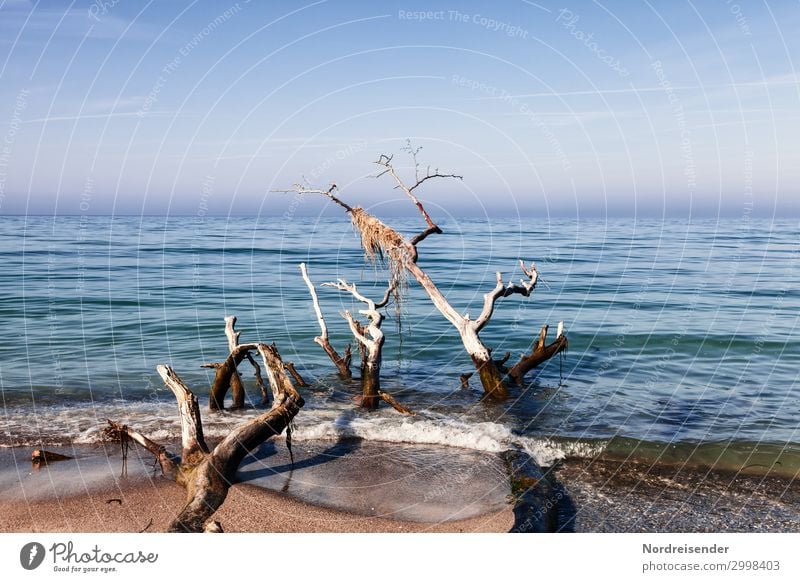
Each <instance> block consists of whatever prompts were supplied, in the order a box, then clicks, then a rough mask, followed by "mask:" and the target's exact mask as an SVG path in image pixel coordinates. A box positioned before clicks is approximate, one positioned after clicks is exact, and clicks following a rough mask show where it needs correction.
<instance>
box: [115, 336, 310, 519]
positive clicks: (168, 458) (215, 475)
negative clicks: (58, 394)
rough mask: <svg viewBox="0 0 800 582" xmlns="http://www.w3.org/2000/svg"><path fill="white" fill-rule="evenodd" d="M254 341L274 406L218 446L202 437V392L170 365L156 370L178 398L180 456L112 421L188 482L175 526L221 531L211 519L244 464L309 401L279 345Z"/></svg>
mask: <svg viewBox="0 0 800 582" xmlns="http://www.w3.org/2000/svg"><path fill="white" fill-rule="evenodd" d="M254 345H255V349H257V350H258V353H259V354H260V355H261V357H262V359H263V362H264V367H265V369H266V371H267V376H268V378H269V383H270V387H271V388H272V392H273V396H274V399H273V402H272V408H270V410H269V411H267V412H265V413H264V414H262V415H260V416H258V417H257V418H254V419H252V420H250V421H249V422H246V423H244V424H242V425H240V426H238V427H236V428H235V429H233V430H232V431H231V432H230V433H229V434H228V436H227V437H225V438H224V439H223V440H222V442H220V443H219V444H218V445H217V446H216V447H215V448H214V450H209V448H208V446H207V445H206V442H205V439H204V438H203V424H202V419H201V417H200V406H199V405H198V402H197V397H196V396H195V395H194V394H193V393H192V391H191V390H190V389H189V388H188V387H187V386H186V384H184V382H183V381H182V380H181V379H180V378H179V377H178V375H177V374H176V373H175V372H174V371H173V370H172V368H170V367H169V366H164V365H161V366H158V367H157V370H158V373H159V374H160V375H161V378H162V379H163V380H164V383H165V384H166V385H167V387H168V388H169V389H170V390H171V391H172V393H173V394H174V395H175V399H176V400H177V401H178V412H179V414H180V418H181V448H182V452H181V457H180V459H178V458H176V457H174V456H173V455H170V454H169V453H168V452H167V451H166V449H165V448H164V447H163V446H161V445H159V444H157V443H155V442H153V441H152V440H150V439H148V438H147V437H145V436H144V435H142V434H140V433H138V432H137V431H135V430H134V429H132V428H130V427H128V426H125V425H121V424H119V423H115V422H111V421H109V427H108V428H107V429H106V434H107V436H109V437H110V438H113V439H120V438H123V436H124V437H126V438H130V439H132V440H134V441H136V442H137V443H139V444H140V445H141V446H142V447H144V448H145V449H147V450H148V451H150V452H151V453H152V454H153V455H154V456H155V457H156V459H157V460H158V462H159V463H160V465H161V468H162V471H163V472H164V474H165V475H166V476H168V477H169V478H171V479H174V480H175V481H176V482H178V483H180V484H181V485H183V486H184V487H185V488H186V505H185V506H184V508H183V509H182V510H181V512H180V513H179V514H178V516H177V517H176V518H175V519H174V520H173V521H172V523H171V524H170V526H169V528H168V531H170V532H202V531H215V530H216V531H219V529H218V527H219V526H218V524H213V523H209V519H210V518H211V517H212V516H213V515H214V513H215V512H216V511H217V509H219V508H220V506H221V505H222V503H223V502H224V501H225V498H226V496H227V495H228V490H229V489H230V486H231V484H232V483H233V481H234V478H235V476H236V471H237V470H238V468H239V464H240V463H241V462H242V460H243V459H244V457H245V456H246V455H247V454H248V453H249V452H250V451H252V450H253V449H254V448H256V447H257V446H258V445H260V444H261V443H263V442H264V441H265V440H267V439H268V438H270V437H273V436H276V435H279V434H280V433H281V432H283V430H284V429H285V428H286V427H287V426H288V425H289V423H290V422H291V421H292V419H293V418H294V417H295V415H296V414H297V413H298V412H299V410H300V408H301V407H302V406H303V404H304V402H303V398H302V397H301V396H300V394H299V393H298V392H297V390H295V388H294V386H293V385H292V383H291V381H290V380H289V378H288V376H287V375H286V372H285V371H284V366H283V362H282V361H281V357H280V355H279V354H278V350H277V349H276V348H275V347H274V346H269V345H266V344H254ZM237 349H238V348H237Z"/></svg>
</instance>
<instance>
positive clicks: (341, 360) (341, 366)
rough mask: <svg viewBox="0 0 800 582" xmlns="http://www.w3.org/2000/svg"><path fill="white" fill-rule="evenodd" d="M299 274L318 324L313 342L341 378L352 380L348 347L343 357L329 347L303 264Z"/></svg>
mask: <svg viewBox="0 0 800 582" xmlns="http://www.w3.org/2000/svg"><path fill="white" fill-rule="evenodd" d="M300 272H301V273H302V274H303V280H304V281H305V282H306V285H307V286H308V292H309V293H310V294H311V300H312V302H313V303H314V312H315V313H316V314H317V323H318V324H319V329H320V335H318V336H317V337H315V338H314V341H315V342H316V343H317V344H319V346H320V347H321V348H322V349H323V350H325V353H326V354H328V357H329V358H330V359H331V361H332V362H333V365H334V366H336V369H337V370H338V371H339V374H340V375H341V376H342V377H343V378H352V376H353V374H352V372H350V359H351V355H350V345H349V344H348V346H347V349H346V350H345V353H344V357H342V356H340V355H339V352H337V351H336V350H335V349H334V347H333V346H332V345H331V342H330V339H329V338H328V326H327V324H326V323H325V317H323V315H322V308H321V307H320V306H319V298H318V297H317V290H316V288H315V287H314V284H313V283H312V282H311V279H310V278H309V276H308V271H307V270H306V264H305V263H300Z"/></svg>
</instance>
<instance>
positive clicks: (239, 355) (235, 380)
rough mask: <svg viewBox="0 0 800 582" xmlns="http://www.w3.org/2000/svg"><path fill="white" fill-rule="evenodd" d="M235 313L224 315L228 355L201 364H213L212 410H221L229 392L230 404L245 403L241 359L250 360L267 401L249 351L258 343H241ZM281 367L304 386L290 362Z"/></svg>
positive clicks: (264, 401) (239, 405) (263, 401)
mask: <svg viewBox="0 0 800 582" xmlns="http://www.w3.org/2000/svg"><path fill="white" fill-rule="evenodd" d="M235 328H236V316H234V315H229V316H228V317H226V318H225V337H226V338H227V339H228V351H229V353H228V357H227V358H226V359H225V361H224V362H219V363H217V362H215V363H210V364H203V365H202V366H201V367H203V368H214V369H215V374H214V382H213V383H212V385H211V393H210V395H209V399H208V407H209V408H210V409H211V410H222V409H224V408H225V396H226V395H227V393H228V391H229V390H230V392H231V397H232V400H233V401H232V403H231V408H234V409H236V408H243V407H244V405H245V390H244V383H243V382H242V377H241V375H240V374H239V364H241V363H242V362H243V361H244V360H247V361H248V362H250V365H251V366H252V367H253V372H254V375H255V380H256V385H257V386H258V388H259V390H260V391H261V404H262V405H267V404H269V392H267V388H266V386H265V385H264V379H263V377H262V376H261V367H260V366H259V365H258V362H256V360H255V358H253V354H252V352H254V351H256V350H257V349H258V344H254V343H248V344H240V343H239V338H240V337H241V332H238V331H236V329H235ZM282 365H283V367H284V368H285V369H286V371H288V372H289V373H290V374H291V375H292V377H293V378H294V379H295V382H297V385H298V386H301V387H303V386H307V385H308V384H306V382H305V381H304V380H303V378H302V376H300V374H299V372H298V371H297V369H296V368H295V366H294V364H292V362H284V363H283V364H282Z"/></svg>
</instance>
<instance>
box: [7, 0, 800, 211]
mask: <svg viewBox="0 0 800 582" xmlns="http://www.w3.org/2000/svg"><path fill="white" fill-rule="evenodd" d="M798 29H800V3H798V2H797V0H793V1H768V2H758V1H753V2H743V1H741V2H734V1H733V0H715V1H705V2H699V1H697V2H691V1H689V2H686V1H681V0H677V1H675V2H655V1H653V0H651V1H647V0H645V1H643V2H641V3H639V2H637V3H631V2H621V1H619V2H589V1H585V2H576V1H568V0H563V1H561V2H558V3H550V2H530V1H527V0H505V1H497V2H492V3H487V2H463V1H459V2H455V1H450V2H442V1H437V0H434V1H431V0H428V1H425V2H423V1H406V0H403V1H399V2H398V1H394V0H392V1H388V2H345V1H337V0H319V1H291V2H290V1H274V2H256V1H251V2H248V1H247V0H239V1H238V2H232V3H228V2H227V1H224V0H223V1H217V2H205V1H196V2H183V1H168V2H165V1H161V2H158V3H156V2H155V1H151V2H132V1H131V0H95V1H94V2H85V1H74V2H59V1H56V0H53V1H36V2H29V1H22V0H5V1H3V0H0V214H46V215H49V214H65V215H92V214H113V215H118V214H119V215H122V214H125V215H141V214H175V215H180V214H183V215H211V214H215V215H223V216H225V215H265V216H266V215H275V216H284V217H287V216H295V215H297V216H302V215H311V216H316V215H318V214H319V213H323V214H324V213H328V212H331V213H333V212H335V209H333V208H330V204H329V203H326V200H324V199H322V198H321V197H313V196H304V197H302V198H298V197H295V196H292V195H291V194H281V193H278V192H275V191H276V190H280V189H287V188H291V187H292V185H293V184H296V183H304V184H307V185H309V186H311V187H319V188H327V187H328V185H329V184H331V183H336V184H337V185H338V187H339V188H340V195H341V197H342V198H344V199H345V200H347V201H348V202H351V203H353V204H361V205H364V206H365V207H368V208H371V209H373V210H374V211H376V212H378V211H379V209H380V212H385V213H386V214H404V213H408V214H413V212H414V211H415V209H414V208H413V207H411V206H410V203H409V201H408V200H407V199H404V198H403V197H402V196H401V194H400V193H399V192H398V191H397V190H396V189H394V188H393V186H394V184H393V183H392V182H391V180H390V179H389V178H388V177H387V176H383V177H381V178H375V175H376V174H377V167H376V166H375V164H374V162H375V160H376V159H377V158H378V156H379V155H380V154H381V153H385V154H394V155H395V158H394V161H395V163H396V165H397V167H398V171H400V172H401V173H402V175H403V176H404V177H405V178H406V179H407V180H409V181H413V174H414V170H413V167H412V163H411V159H410V157H409V156H408V155H407V154H406V153H404V147H405V145H406V143H407V140H410V143H411V144H413V146H414V147H421V148H422V149H421V150H420V152H419V154H418V159H419V162H420V164H421V165H420V171H421V172H423V173H424V172H426V171H427V169H428V167H430V169H431V171H435V170H437V169H438V170H439V171H440V172H442V173H453V174H458V175H460V176H462V177H463V179H461V180H457V179H452V180H431V181H428V182H426V183H425V185H424V186H423V187H421V188H420V189H419V191H417V193H418V194H419V196H420V197H421V198H422V199H423V201H424V202H425V203H426V204H427V205H428V206H429V208H430V209H432V210H434V211H435V212H437V213H445V214H447V215H452V216H477V217H480V216H520V217H550V216H557V217H565V218H581V217H595V216H599V217H609V216H636V217H638V216H641V217H687V218H694V217H698V218H699V217H731V218H748V219H749V218H750V217H757V216H760V217H767V218H775V217H794V216H798V215H800V187H799V186H800V164H799V163H798V160H797V156H798V152H800V147H798V146H799V145H800V144H799V143H798V141H799V138H798V136H800V107H798V105H800V76H798V72H797V71H798V69H797V67H798V66H800V37H798V35H797V34H796V31H797V30H798Z"/></svg>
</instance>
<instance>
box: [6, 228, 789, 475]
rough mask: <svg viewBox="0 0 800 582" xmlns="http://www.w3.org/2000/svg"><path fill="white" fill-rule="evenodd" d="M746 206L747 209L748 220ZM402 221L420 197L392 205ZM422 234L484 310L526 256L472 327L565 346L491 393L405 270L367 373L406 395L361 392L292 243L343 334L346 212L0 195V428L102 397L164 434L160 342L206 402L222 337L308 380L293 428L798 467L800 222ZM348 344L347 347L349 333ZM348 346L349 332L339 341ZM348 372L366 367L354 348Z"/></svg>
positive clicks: (66, 423) (438, 278) (357, 252)
mask: <svg viewBox="0 0 800 582" xmlns="http://www.w3.org/2000/svg"><path fill="white" fill-rule="evenodd" d="M745 218H746V219H745ZM385 220H386V222H387V223H390V224H392V225H393V226H395V227H396V228H397V229H398V230H399V231H400V232H402V233H404V234H406V235H413V234H415V233H417V232H419V231H420V230H422V226H424V225H422V224H421V221H420V219H419V217H416V218H391V217H388V218H386V219H385ZM440 226H441V227H442V230H443V231H444V232H443V234H441V235H434V236H430V237H428V238H427V239H426V240H425V241H423V242H422V243H421V244H420V246H419V265H420V266H421V267H422V268H423V269H424V270H426V271H427V273H428V274H429V275H430V277H431V278H432V279H433V280H434V281H435V282H436V284H437V285H438V287H439V288H440V289H441V290H442V292H443V293H444V294H445V296H446V297H447V298H448V300H449V301H450V302H451V304H452V305H453V306H454V307H455V308H456V309H458V310H459V311H460V312H462V313H469V314H470V315H471V316H472V317H473V318H474V317H477V315H478V313H479V312H480V310H481V307H482V304H483V295H484V293H486V292H487V291H489V290H490V289H491V288H493V287H494V284H495V281H496V275H495V273H496V272H500V273H501V274H502V277H503V280H504V281H506V282H507V281H515V280H519V279H520V278H521V277H522V276H523V275H522V273H521V270H520V267H519V261H520V260H523V261H525V262H526V264H529V263H531V262H535V263H536V266H537V269H538V271H539V273H540V279H539V282H538V285H537V287H536V290H535V292H534V293H533V294H532V296H531V297H529V298H525V297H522V296H520V295H513V296H510V297H507V298H504V299H501V300H499V301H498V304H497V306H496V310H495V313H494V316H493V318H492V320H491V322H490V323H489V325H488V326H487V327H486V328H485V329H484V330H483V332H482V334H481V337H482V338H483V340H484V342H485V343H486V344H487V345H488V346H490V347H491V348H493V354H494V356H495V357H500V356H502V355H503V354H504V353H505V352H510V353H511V356H510V360H509V362H510V363H513V362H514V361H516V360H517V359H518V358H519V356H520V354H522V353H523V352H526V351H528V350H530V348H531V345H532V342H533V341H534V340H535V338H536V337H537V336H538V334H539V330H540V328H541V327H542V325H544V324H549V325H550V330H551V331H550V336H549V337H550V339H554V336H555V329H556V326H557V325H558V323H559V322H560V321H563V322H564V329H565V332H566V334H567V336H568V339H569V349H568V351H567V352H566V353H564V354H561V355H559V356H557V357H555V358H553V359H551V360H550V361H548V362H547V363H546V364H545V365H543V366H542V367H540V368H539V369H537V370H535V371H533V372H531V373H530V374H529V375H528V377H527V378H526V381H525V384H524V385H523V386H517V387H514V388H513V389H512V391H511V398H510V399H509V400H508V401H505V402H500V403H497V402H487V401H485V400H483V399H482V398H481V394H482V390H481V388H480V385H479V383H478V382H477V378H473V379H471V381H470V385H469V387H468V388H464V387H462V385H461V382H460V379H459V377H460V376H461V374H463V373H468V372H470V371H472V369H473V368H472V364H471V361H470V359H469V357H468V356H467V354H466V352H465V351H464V349H463V347H462V345H461V343H460V341H459V337H458V334H457V333H456V331H455V329H454V328H453V327H452V326H451V325H450V324H449V323H448V322H447V321H446V320H445V319H444V318H443V317H442V316H441V314H440V313H439V312H438V311H437V310H436V309H435V308H434V307H433V305H432V303H431V301H430V300H429V299H428V297H427V296H426V295H425V293H424V292H423V291H422V289H421V288H420V287H419V285H417V283H416V282H415V281H414V280H409V281H407V286H406V287H405V288H404V289H403V293H402V300H401V301H399V302H395V301H393V302H392V303H390V304H389V305H388V306H387V308H386V310H385V311H386V320H385V321H384V323H383V329H384V331H385V334H386V342H385V346H384V353H383V367H382V378H381V383H382V387H383V389H385V390H387V391H388V392H390V393H391V394H392V395H393V396H394V397H395V398H396V399H397V400H398V401H400V402H401V403H402V404H404V405H405V406H407V407H409V408H410V409H412V410H413V411H414V412H415V413H416V415H415V416H403V415H400V414H398V413H397V412H396V411H394V410H393V409H391V408H389V407H388V406H383V407H382V408H381V409H380V410H378V411H375V412H366V411H362V410H360V409H358V407H357V406H356V403H355V397H356V395H357V394H358V392H359V385H358V382H357V380H355V381H349V382H348V381H345V380H342V379H341V378H340V377H339V376H338V375H337V374H336V370H335V368H334V367H333V365H332V364H331V362H330V361H329V360H328V359H327V357H326V355H325V354H324V352H323V351H322V349H321V348H320V347H319V346H318V345H317V344H316V343H314V338H315V336H317V335H318V334H319V332H320V330H319V326H318V322H317V319H316V316H315V314H314V311H313V307H312V302H311V297H310V295H309V292H308V288H307V287H306V285H305V283H304V281H303V279H302V276H301V273H300V270H299V264H300V263H305V264H306V265H307V267H308V272H309V275H310V277H311V279H312V280H313V281H314V282H315V284H316V286H317V293H318V295H319V298H320V304H321V307H322V310H323V312H324V315H325V319H326V322H327V325H328V328H329V331H330V338H331V342H332V344H333V345H334V347H336V348H337V349H338V350H339V351H343V350H344V348H345V346H346V345H347V344H348V343H354V340H353V337H352V335H351V334H350V331H349V328H348V326H347V323H346V322H345V320H344V319H343V318H342V312H344V311H345V310H350V311H352V312H353V313H354V314H356V313H357V312H358V310H359V309H362V308H363V305H362V304H360V303H358V302H356V301H354V300H353V298H352V296H350V295H349V294H346V293H342V292H341V291H338V290H337V289H335V288H331V287H327V286H323V285H322V283H324V282H331V281H336V280H338V279H344V280H347V281H348V282H352V283H356V284H357V285H358V288H359V290H360V291H361V292H362V293H363V294H365V295H368V296H370V297H373V298H375V299H378V298H379V297H381V296H382V295H383V291H384V289H385V286H386V282H387V277H388V274H387V273H388V272H387V269H386V267H385V265H382V264H380V262H378V263H377V264H373V263H369V262H365V260H364V257H363V253H362V251H361V248H360V242H359V239H358V236H357V235H356V233H355V232H354V231H353V229H352V227H351V225H350V223H349V220H347V218H346V217H345V216H333V217H326V218H319V219H316V218H297V217H289V216H287V217H208V216H194V217H192V216H114V217H99V216H3V217H0V256H1V257H2V266H3V267H2V269H0V297H2V301H0V337H2V341H0V392H1V394H0V395H1V396H2V403H1V404H2V410H1V414H0V446H2V447H17V446H23V447H34V446H49V445H53V446H55V445H64V444H77V445H85V444H91V443H97V442H100V441H101V440H102V430H103V427H104V426H105V425H106V422H107V419H112V420H115V421H118V422H123V423H126V424H128V425H130V426H134V427H136V428H137V429H138V430H139V431H140V432H142V433H145V434H147V435H148V436H150V437H151V438H153V439H156V440H162V441H164V442H169V441H171V440H173V439H177V438H178V437H179V435H180V424H179V421H178V416H177V409H176V406H175V402H174V400H173V397H172V395H171V393H170V392H169V390H167V389H166V388H165V387H164V386H163V384H162V383H161V380H160V379H159V377H158V375H157V373H156V370H155V368H156V365H158V364H169V365H171V366H172V367H173V368H174V369H175V371H176V372H177V373H178V374H179V375H180V376H181V377H182V378H183V379H184V380H185V381H186V383H187V384H188V385H189V386H190V387H191V388H192V389H193V391H194V392H195V393H196V394H197V396H198V398H199V399H200V402H201V403H202V405H203V408H205V405H206V403H207V401H208V393H209V386H210V384H211V381H212V372H213V371H212V370H209V369H207V368H201V364H203V363H208V362H220V361H222V360H224V359H225V357H226V356H227V340H226V337H225V334H224V325H225V324H224V318H225V317H226V316H228V315H235V316H236V317H237V318H238V322H237V329H238V330H239V331H241V341H242V342H254V341H260V342H267V343H272V342H274V343H275V344H276V346H277V347H278V349H279V351H280V353H281V355H282V357H283V358H284V360H287V361H291V362H293V363H294V364H295V366H296V367H297V369H298V370H299V371H300V373H301V374H302V375H303V376H304V378H305V379H306V381H307V382H308V383H309V384H310V386H309V387H307V388H303V389H302V391H303V394H304V397H305V399H306V402H307V404H306V406H305V407H304V408H303V409H302V411H301V412H300V414H299V415H298V416H297V418H296V428H295V430H294V433H293V438H294V440H295V441H297V442H302V441H307V442H311V441H314V442H324V441H337V440H342V439H349V438H352V439H363V441H374V442H376V443H382V444H381V446H383V444H385V443H405V444H420V445H440V446H447V447H452V448H454V449H461V450H474V451H488V452H502V451H505V450H507V449H511V448H513V449H521V450H524V451H527V452H528V453H529V454H530V455H532V456H533V457H534V458H535V459H536V460H537V461H538V462H539V463H540V464H541V465H543V466H548V465H552V464H553V463H557V462H558V461H559V460H561V459H565V458H570V457H583V458H607V459H622V460H628V461H630V460H642V461H646V462H649V463H656V464H665V465H670V464H680V465H684V466H689V467H697V468H707V469H716V470H725V471H735V472H747V473H756V474H772V475H783V476H788V477H794V476H796V475H797V473H798V471H800V429H799V428H798V418H800V329H799V328H798V323H799V322H800V319H798V318H799V317H800V238H799V237H798V233H800V224H799V223H798V221H797V220H782V219H780V220H779V219H775V220H756V219H751V218H749V217H744V218H739V219H719V220H701V219H697V220H685V219H684V220H677V219H631V218H628V219H608V220H601V219H586V220H583V219H580V220H575V219H563V220H560V219H542V218H517V219H488V218H483V219H455V218H449V219H448V220H446V221H443V222H442V223H441V224H440ZM354 348H355V346H354ZM354 352H357V350H355V349H354ZM353 368H354V375H356V376H357V374H358V366H357V363H354V366H353ZM241 371H242V375H243V378H244V379H245V384H246V388H247V391H248V406H247V407H246V408H245V409H244V410H238V411H225V412H218V413H211V412H210V411H206V412H204V418H203V421H204V429H205V432H206V434H207V435H208V436H211V437H215V436H217V437H219V436H222V435H224V434H225V433H226V432H227V431H228V430H229V429H230V428H231V427H232V426H234V425H235V424H237V423H239V422H242V420H244V419H246V418H251V417H254V416H255V415H257V414H260V413H261V412H262V411H263V407H262V406H261V405H260V395H259V393H258V390H257V389H256V388H255V386H254V383H253V379H252V372H251V370H250V369H249V366H248V364H247V363H246V362H245V364H244V365H243V366H242V367H241Z"/></svg>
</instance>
